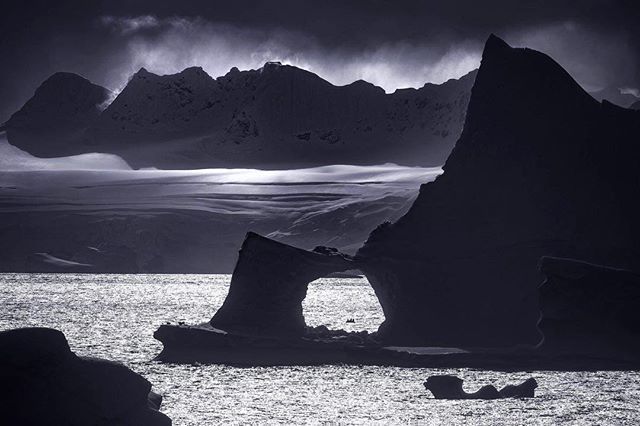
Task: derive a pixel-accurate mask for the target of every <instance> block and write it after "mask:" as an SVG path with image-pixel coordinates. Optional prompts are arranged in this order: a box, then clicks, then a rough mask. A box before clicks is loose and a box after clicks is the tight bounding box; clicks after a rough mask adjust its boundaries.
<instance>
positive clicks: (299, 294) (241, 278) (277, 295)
mask: <svg viewBox="0 0 640 426" xmlns="http://www.w3.org/2000/svg"><path fill="white" fill-rule="evenodd" d="M348 269H353V262H352V260H351V258H350V257H349V256H347V255H344V254H342V253H340V252H339V251H337V250H336V249H331V248H327V247H316V248H315V249H314V250H313V251H308V250H302V249H299V248H295V247H291V246H288V245H286V244H283V243H279V242H276V241H273V240H270V239H268V238H264V237H262V236H260V235H258V234H255V233H253V232H250V233H248V234H247V237H246V238H245V240H244V243H243V244H242V248H241V249H240V255H239V258H238V262H237V264H236V267H235V269H234V271H233V277H232V279H231V286H230V287H229V294H228V295H227V298H226V299H225V301H224V304H223V305H222V306H221V307H220V309H218V311H217V312H216V314H215V315H214V317H213V318H212V319H211V321H210V324H211V326H213V327H215V328H220V329H224V330H225V331H228V332H241V333H248V334H258V335H261V336H268V335H272V336H273V335H275V336H282V335H298V336H302V335H303V334H304V333H305V332H306V328H307V325H306V324H305V321H304V316H303V315H302V301H303V300H304V298H305V297H306V296H307V288H308V285H309V283H310V282H311V281H313V280H316V279H318V278H322V277H324V276H326V275H327V274H329V273H331V272H341V271H346V270H348ZM257 277H260V278H259V279H256V278H257Z"/></svg>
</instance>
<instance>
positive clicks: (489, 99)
mask: <svg viewBox="0 0 640 426" xmlns="http://www.w3.org/2000/svg"><path fill="white" fill-rule="evenodd" d="M638 135H640V112H638V111H633V110H629V109H624V108H620V107H617V106H615V105H612V104H610V103H608V102H602V103H600V102H598V101H596V100H595V99H593V98H592V97H591V96H589V94H587V93H586V92H585V91H584V90H583V89H582V88H581V87H580V86H579V85H578V84H577V83H576V82H575V81H574V80H573V79H572V78H571V76H570V75H569V74H568V73H567V72H566V71H565V70H564V69H562V67H561V66H560V65H558V64H557V63H556V62H555V61H554V60H553V59H551V58H550V57H548V56H547V55H544V54H542V53H540V52H536V51H534V50H530V49H516V48H511V47H510V46H508V45H507V44H506V43H505V42H504V41H502V40H500V39H499V38H497V37H495V36H491V37H490V38H489V40H488V41H487V43H486V45H485V49H484V52H483V57H482V63H481V66H480V69H479V71H478V75H477V78H476V81H475V85H474V87H473V89H472V93H471V100H470V102H469V107H468V111H467V117H466V121H465V125H464V130H463V133H462V136H461V137H460V139H459V140H458V142H457V143H456V146H455V148H454V150H453V152H452V153H451V155H450V156H449V158H448V160H447V162H446V164H445V166H444V174H442V175H441V176H440V177H438V178H437V179H436V180H435V181H434V182H431V183H428V184H425V185H423V186H422V188H421V189H420V194H419V196H418V198H417V199H416V201H415V202H414V204H413V206H412V208H411V209H410V210H409V212H408V213H407V214H406V215H405V216H403V217H402V218H401V219H400V220H398V221H397V222H396V223H394V224H387V225H383V226H381V227H379V228H378V229H376V230H375V231H374V232H373V233H372V234H371V236H370V237H369V240H368V241H367V242H366V243H365V245H364V247H363V248H361V249H360V250H359V252H358V253H357V255H356V260H357V261H358V263H359V268H360V270H362V271H363V272H364V273H365V274H366V275H367V278H368V279H369V282H370V283H371V285H372V286H373V287H374V289H375V290H376V293H377V294H378V296H379V298H380V303H381V305H382V306H383V308H384V312H385V316H386V321H385V322H384V324H383V325H382V326H381V328H380V330H379V333H380V334H381V337H382V338H383V339H387V340H392V341H396V342H397V344H405V345H432V346H463V347H465V346H504V347H507V346H511V345H515V344H536V343H537V342H539V340H540V339H541V335H540V333H539V331H538V330H537V328H536V323H537V320H538V316H539V307H538V300H537V299H538V298H537V289H538V286H539V283H540V282H541V280H542V277H541V275H540V273H539V271H538V270H537V269H536V265H537V263H538V260H539V258H540V257H541V256H543V255H552V256H560V257H571V258H578V259H585V260H587V261H590V262H594V263H598V264H603V265H611V266H614V267H621V268H626V269H630V270H636V271H639V270H640V221H638V217H640V173H639V172H638V170H639V169H638V165H637V162H638V158H639V157H640V145H639V144H638Z"/></svg>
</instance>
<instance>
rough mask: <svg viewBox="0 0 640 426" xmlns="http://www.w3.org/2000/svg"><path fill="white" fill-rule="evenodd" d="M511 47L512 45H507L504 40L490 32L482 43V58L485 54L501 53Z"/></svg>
mask: <svg viewBox="0 0 640 426" xmlns="http://www.w3.org/2000/svg"><path fill="white" fill-rule="evenodd" d="M511 49H512V47H511V46H509V45H508V44H507V42H506V41H504V40H503V39H501V38H500V37H498V36H496V35H495V34H493V33H492V34H490V35H489V38H487V41H486V42H485V44H484V50H483V52H482V57H483V58H484V57H485V56H486V55H491V54H494V53H502V52H504V51H508V50H511Z"/></svg>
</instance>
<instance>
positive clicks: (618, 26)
mask: <svg viewBox="0 0 640 426" xmlns="http://www.w3.org/2000/svg"><path fill="white" fill-rule="evenodd" d="M0 16H1V18H0V20H1V22H0V58H1V61H0V64H1V65H0V122H3V121H5V120H6V119H8V117H9V116H10V114H11V113H13V112H14V111H16V110H17V109H18V108H19V107H20V106H21V105H22V104H23V103H24V102H25V101H26V100H27V99H28V98H29V97H30V96H31V95H32V94H33V91H34V90H35V89H36V87H37V86H38V85H39V84H40V83H41V82H42V81H43V80H44V79H46V78H47V77H48V76H49V75H51V74H52V73H54V72H56V71H70V72H76V73H78V74H81V75H83V76H85V77H87V78H88V79H90V80H91V81H93V82H95V83H97V84H101V85H103V86H106V87H108V88H109V89H112V90H116V91H117V90H119V89H121V88H122V86H123V85H124V84H126V81H127V79H128V77H129V76H130V75H131V74H132V73H134V72H135V71H137V70H138V69H139V68H140V67H145V68H147V69H148V70H149V71H152V72H156V73H159V74H167V73H174V72H179V71H181V70H182V69H184V68H185V67H187V66H192V65H200V66H202V67H203V68H204V69H205V71H207V72H208V73H209V74H210V75H212V76H213V77H216V76H219V75H222V74H225V73H226V72H227V71H228V70H229V69H230V68H231V67H233V66H237V67H238V68H240V69H249V68H259V67H260V66H262V64H264V62H266V61H268V60H280V61H282V62H285V63H289V64H293V65H297V66H300V67H304V68H306V69H308V70H310V71H313V72H315V73H317V74H319V75H320V76H321V77H323V78H325V79H327V80H329V81H331V82H332V83H334V84H347V83H350V82H352V81H354V80H357V79H365V80H367V81H370V82H372V83H374V84H376V85H379V86H381V87H383V88H384V89H385V90H387V91H388V92H390V91H393V90H395V89H396V88H399V87H420V86H422V85H423V84H424V83H425V82H435V83H440V82H443V81H446V80H447V79H449V78H457V77H460V76H461V75H463V74H465V73H467V72H468V71H470V70H472V69H474V68H477V67H478V65H479V62H480V56H481V53H482V46H483V43H484V40H485V39H486V38H487V36H488V35H489V34H490V33H492V32H493V33H496V34H497V35H498V36H501V37H503V38H504V39H506V41H507V42H509V43H510V44H512V45H516V46H528V47H532V48H535V49H538V50H541V51H543V52H545V53H547V54H550V55H551V56H552V57H553V58H554V59H556V60H557V61H558V62H560V64H561V65H563V66H564V67H565V68H567V70H568V71H569V72H570V73H571V74H572V75H573V76H574V78H576V79H577V80H578V82H579V83H581V84H582V85H583V87H585V88H586V89H587V90H594V89H598V88H602V87H605V86H616V87H620V88H625V89H627V90H637V89H638V87H640V0H628V1H626V0H625V1H611V0H608V1H605V0H575V1H540V0H537V1H535V0H527V1H511V0H492V1H482V2H481V1H477V0H446V1H439V2H432V1H402V0H372V1H349V0H325V1H319V0H318V1H305V0H282V1H281V0H261V1H260V0H258V1H249V0H227V1H224V2H222V1H212V0H194V1H189V0H181V1H172V2H168V1H164V2H162V1H158V0H128V1H124V0H109V1H67V2H54V1H51V0H49V1H29V0H22V1H13V0H8V1H7V0H5V1H3V7H2V10H0Z"/></svg>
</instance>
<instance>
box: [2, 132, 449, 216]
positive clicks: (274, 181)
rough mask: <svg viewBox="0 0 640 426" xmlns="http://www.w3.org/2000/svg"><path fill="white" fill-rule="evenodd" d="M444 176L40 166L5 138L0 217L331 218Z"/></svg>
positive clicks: (101, 161)
mask: <svg viewBox="0 0 640 426" xmlns="http://www.w3.org/2000/svg"><path fill="white" fill-rule="evenodd" d="M440 173H442V169H440V168H420V167H404V166H397V165H395V164H384V165H377V166H350V165H334V166H324V167H314V168H307V169H295V170H258V169H200V170H157V169H143V170H132V169H131V168H130V167H129V166H128V165H127V163H126V162H125V161H124V160H123V159H121V158H120V157H118V156H116V155H112V154H99V153H92V154H83V155H76V156H71V157H60V158H37V157H34V156H32V155H30V154H28V153H27V152H24V151H22V150H20V149H18V148H16V147H14V146H12V145H10V144H9V143H8V142H7V141H6V138H4V135H2V136H0V195H2V200H0V211H4V212H6V211H20V210H22V211H24V210H42V209H45V210H114V209H119V208H120V209H127V210H130V209H140V210H150V209H175V208H177V209H187V210H204V211H209V212H215V213H229V214H249V215H256V214H258V213H272V214H273V213H276V212H278V211H281V212H285V213H286V212H288V213H292V209H293V210H297V211H305V212H312V211H315V212H318V213H323V212H326V211H327V209H329V210H331V209H336V208H339V207H344V206H345V205H348V204H353V203H363V202H365V203H366V202H367V201H374V200H379V199H381V198H385V197H389V196H398V197H401V198H413V194H415V193H416V191H417V189H418V188H419V186H420V184H422V183H425V182H429V181H432V180H434V179H435V178H436V177H437V176H438V175H439V174H440Z"/></svg>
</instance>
